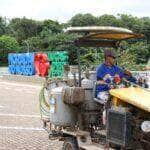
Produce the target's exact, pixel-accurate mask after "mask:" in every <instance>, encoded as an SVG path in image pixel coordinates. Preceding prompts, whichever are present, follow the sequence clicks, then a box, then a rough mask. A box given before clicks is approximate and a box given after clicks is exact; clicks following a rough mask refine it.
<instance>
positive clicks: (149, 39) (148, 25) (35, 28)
mask: <svg viewBox="0 0 150 150" xmlns="http://www.w3.org/2000/svg"><path fill="white" fill-rule="evenodd" d="M68 26H116V27H124V28H127V29H130V30H132V31H134V32H135V33H142V34H144V35H145V39H144V40H141V41H139V40H129V41H128V42H125V47H126V50H127V51H126V52H125V53H123V55H122V56H121V57H120V58H121V60H122V61H121V60H119V61H120V64H121V65H124V63H125V62H126V61H127V62H126V63H128V64H126V65H127V66H135V65H138V64H141V63H142V64H145V63H146V62H147V61H148V59H149V58H150V18H149V17H143V18H138V17H134V16H132V15H127V14H118V15H117V16H113V15H109V14H104V15H101V16H97V17H95V16H93V15H92V14H90V13H87V14H76V15H75V16H73V17H72V18H71V19H70V20H69V21H68V22H67V23H63V24H61V23H59V22H58V21H54V20H51V19H48V20H43V21H36V20H33V19H27V18H25V17H24V18H13V19H11V20H8V19H6V18H5V17H0V36H1V37H0V49H4V50H7V49H14V50H16V51H17V50H18V49H20V50H22V52H24V51H26V49H27V44H26V43H28V44H29V48H30V51H46V50H50V51H55V50H57V51H58V50H66V51H68V52H69V58H70V59H69V62H70V64H76V63H77V53H76V51H77V50H78V49H79V48H78V47H75V46H74V45H73V44H72V41H73V40H74V39H76V38H77V35H76V34H71V35H67V34H65V33H64V32H63V29H64V28H66V27H68ZM18 43H19V44H18ZM80 49H81V61H82V64H83V65H85V66H90V65H91V64H92V63H93V64H98V63H100V62H101V61H102V59H103V53H102V52H101V51H100V52H98V51H97V50H96V51H95V49H94V48H80ZM95 52H96V54H95Z"/></svg>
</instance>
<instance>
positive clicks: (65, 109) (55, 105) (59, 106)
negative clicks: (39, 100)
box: [50, 87, 77, 127]
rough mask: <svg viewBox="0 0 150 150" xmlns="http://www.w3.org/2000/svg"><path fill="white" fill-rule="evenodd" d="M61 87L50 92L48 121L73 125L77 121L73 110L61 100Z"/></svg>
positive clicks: (60, 124) (59, 124) (55, 123)
mask: <svg viewBox="0 0 150 150" xmlns="http://www.w3.org/2000/svg"><path fill="white" fill-rule="evenodd" d="M62 89H63V87H57V88H54V89H52V90H51V93H50V122H51V123H52V124H54V125H58V126H64V127H66V126H74V125H75V123H76V121H77V116H76V112H75V110H74V109H73V108H72V107H70V106H69V105H67V104H65V103H64V102H63V101H62Z"/></svg>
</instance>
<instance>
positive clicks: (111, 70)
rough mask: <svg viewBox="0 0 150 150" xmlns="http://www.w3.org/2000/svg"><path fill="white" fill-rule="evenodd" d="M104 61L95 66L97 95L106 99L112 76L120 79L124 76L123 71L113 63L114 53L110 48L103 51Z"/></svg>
mask: <svg viewBox="0 0 150 150" xmlns="http://www.w3.org/2000/svg"><path fill="white" fill-rule="evenodd" d="M104 55H105V62H104V63H103V64H101V65H99V66H98V67H97V83H98V86H97V97H98V98H100V99H103V100H107V98H108V91H109V90H110V89H111V86H110V83H111V82H113V80H114V78H115V79H117V80H118V81H120V80H121V79H122V78H123V77H124V73H123V71H122V70H121V69H120V68H119V67H118V66H116V65H115V53H114V51H111V50H106V51H105V52H104Z"/></svg>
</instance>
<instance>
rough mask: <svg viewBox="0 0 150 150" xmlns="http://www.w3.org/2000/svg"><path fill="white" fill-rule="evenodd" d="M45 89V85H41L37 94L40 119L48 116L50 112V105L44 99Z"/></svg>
mask: <svg viewBox="0 0 150 150" xmlns="http://www.w3.org/2000/svg"><path fill="white" fill-rule="evenodd" d="M45 89H46V87H43V88H42V89H41V91H40V94H39V107H40V115H41V119H43V118H44V117H49V115H50V112H49V108H50V105H49V104H48V102H47V101H46V98H45V95H44V90H45Z"/></svg>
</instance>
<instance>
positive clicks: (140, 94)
mask: <svg viewBox="0 0 150 150" xmlns="http://www.w3.org/2000/svg"><path fill="white" fill-rule="evenodd" d="M110 95H112V96H114V98H113V103H114V105H116V106H118V105H119V104H121V100H122V101H123V102H126V103H129V104H132V105H134V106H136V107H138V108H140V109H143V110H145V111H148V112H150V91H147V90H144V89H142V88H139V87H129V88H120V89H112V90H110Z"/></svg>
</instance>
